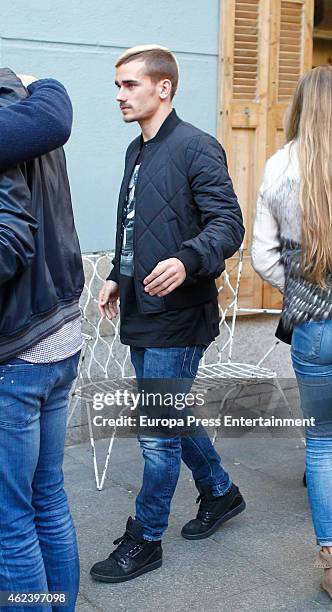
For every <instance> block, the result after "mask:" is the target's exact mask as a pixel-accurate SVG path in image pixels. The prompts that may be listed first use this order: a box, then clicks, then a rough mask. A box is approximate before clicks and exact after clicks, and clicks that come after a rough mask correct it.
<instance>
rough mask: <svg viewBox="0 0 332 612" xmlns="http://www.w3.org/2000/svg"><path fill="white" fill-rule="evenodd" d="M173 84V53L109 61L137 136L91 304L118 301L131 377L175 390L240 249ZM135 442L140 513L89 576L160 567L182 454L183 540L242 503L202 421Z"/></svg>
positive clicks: (229, 200) (238, 220) (223, 193)
mask: <svg viewBox="0 0 332 612" xmlns="http://www.w3.org/2000/svg"><path fill="white" fill-rule="evenodd" d="M177 84H178V65H177V61H176V58H175V57H174V55H173V54H172V53H171V52H170V51H169V50H168V49H165V48H164V47H158V46H155V45H149V46H143V47H136V48H133V49H129V50H128V51H126V52H125V53H124V54H123V55H122V56H120V58H119V59H118V61H117V63H116V85H117V87H118V89H119V93H118V96H117V101H118V102H119V104H120V109H121V112H122V115H123V119H124V121H125V122H127V123H129V122H133V121H137V122H138V123H139V125H140V127H141V131H142V133H141V135H140V136H139V137H138V138H136V139H135V140H134V141H133V142H132V143H131V145H130V146H129V148H128V150H127V154H126V163H125V171H124V178H123V181H122V185H121V190H120V196H119V207H118V217H117V235H116V248H115V257H114V260H113V266H114V267H113V269H112V271H111V273H110V275H109V277H108V280H107V281H106V283H105V284H104V286H103V288H102V290H101V292H100V296H99V309H100V313H101V315H102V316H106V317H108V318H109V319H112V318H114V317H115V316H116V315H117V312H118V308H117V300H118V298H119V297H120V310H121V314H120V335H121V340H122V342H123V343H124V344H128V345H130V351H131V360H132V363H133V365H134V368H135V371H136V376H137V379H138V381H139V384H142V385H143V387H145V386H146V384H147V383H148V382H149V381H150V382H151V380H152V381H153V380H154V379H164V382H165V381H166V382H168V383H169V384H171V383H172V381H174V379H177V383H178V385H177V390H178V391H182V392H183V391H184V390H186V391H188V390H189V389H190V384H191V383H192V382H193V380H194V378H195V375H196V372H197V369H198V365H199V361H200V359H201V357H202V355H203V351H204V349H205V348H206V347H207V346H208V345H209V344H210V342H211V341H212V340H213V339H214V338H215V337H216V335H217V334H218V331H219V330H218V302H217V289H216V285H215V279H216V278H217V277H218V276H219V275H220V274H221V272H222V271H223V270H224V267H225V259H227V258H228V257H231V256H232V255H233V254H234V252H235V251H236V250H237V249H238V248H239V247H240V245H241V243H242V240H243V235H244V228H243V224H242V215H241V211H240V207H239V204H238V201H237V198H236V195H235V193H234V190H233V186H232V182H231V179H230V177H229V174H228V171H227V164H226V156H225V152H224V150H223V148H222V147H221V145H220V144H219V142H218V141H217V140H216V139H215V138H213V137H212V136H210V135H208V134H206V133H204V132H202V131H201V130H199V129H197V128H196V127H194V126H192V125H190V124H189V123H186V122H184V121H182V120H181V119H180V118H179V117H178V116H177V114H176V112H175V110H174V109H173V108H172V99H173V96H174V94H175V92H176V89H177ZM142 381H144V383H142ZM181 381H182V383H181ZM188 383H189V384H188ZM158 384H160V383H158ZM173 387H174V385H173ZM197 434H199V435H197ZM139 442H140V445H141V448H142V450H143V456H144V459H145V468H144V476H143V484H142V488H141V490H140V492H139V494H138V497H137V499H136V516H135V519H132V518H131V517H129V519H128V521H127V525H126V531H125V533H124V535H123V536H122V537H121V538H120V539H119V540H117V541H116V542H115V543H116V544H118V547H117V548H116V549H115V550H114V551H113V552H112V553H111V554H110V556H109V558H108V559H106V560H105V561H101V562H97V563H96V564H95V565H94V566H93V567H92V569H91V575H92V577H93V578H94V579H96V580H100V581H104V582H122V581H125V580H130V579H132V578H135V577H136V576H138V575H140V574H143V573H144V572H147V571H151V570H153V569H156V568H158V567H160V566H161V563H162V548H161V538H162V535H163V533H164V531H165V529H166V528H167V524H168V516H169V511H170V504H171V500H172V497H173V494H174V491H175V487H176V484H177V480H178V476H179V470H180V464H181V458H182V459H183V461H184V462H185V463H186V464H187V466H188V467H189V468H190V469H191V470H192V473H193V477H194V480H195V484H196V487H197V489H198V491H199V495H200V506H199V511H198V514H197V518H196V519H193V520H192V521H190V522H189V523H187V524H186V525H185V526H184V527H183V529H182V532H181V533H182V535H183V537H184V538H187V539H200V538H206V537H208V536H210V535H211V534H212V533H214V531H215V530H216V529H217V528H218V527H219V525H221V523H223V522H225V521H226V520H228V519H230V518H231V517H232V516H235V514H238V513H239V512H241V511H242V510H244V508H245V502H244V500H243V498H242V496H241V494H240V492H239V489H238V487H237V486H236V485H234V484H233V483H232V481H231V479H230V477H229V475H228V474H227V473H226V472H225V470H224V469H223V468H222V466H221V463H220V457H219V455H218V454H217V452H216V451H215V449H214V448H213V446H212V444H211V441H210V439H209V437H208V435H207V433H206V432H205V430H203V428H200V429H199V430H198V431H197V430H196V431H195V435H194V434H192V435H191V436H190V435H189V436H182V437H181V436H180V435H172V432H170V431H168V432H166V433H165V432H164V435H163V437H162V436H161V435H160V434H159V436H158V435H149V434H146V433H144V434H142V433H141V434H140V436H139Z"/></svg>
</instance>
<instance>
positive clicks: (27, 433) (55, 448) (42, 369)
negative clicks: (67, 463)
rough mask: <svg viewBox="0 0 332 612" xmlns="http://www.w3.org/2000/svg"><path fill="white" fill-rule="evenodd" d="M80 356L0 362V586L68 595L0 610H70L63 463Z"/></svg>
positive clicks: (75, 579)
mask: <svg viewBox="0 0 332 612" xmlns="http://www.w3.org/2000/svg"><path fill="white" fill-rule="evenodd" d="M78 361H79V353H77V354H76V355H74V356H73V357H69V358H68V359H64V360H63V361H58V362H55V363H50V364H36V363H28V362H26V361H24V360H21V359H13V360H11V361H9V362H7V363H6V364H0V591H23V592H48V591H61V592H67V593H68V595H69V603H68V605H66V606H64V607H62V606H61V607H60V606H57V605H53V606H51V605H36V606H33V607H32V608H31V607H28V606H14V607H7V606H6V607H1V610H7V609H8V612H14V610H15V611H18V612H22V611H23V610H24V611H25V610H26V611H27V612H28V611H29V610H34V612H35V611H38V612H46V611H47V612H48V611H51V610H52V611H53V612H72V611H74V610H75V601H76V597H77V593H78V587H79V559H78V550H77V543H76V535H75V528H74V525H73V521H72V518H71V515H70V512H69V508H68V502H67V497H66V494H65V491H64V488H63V472H62V463H63V456H64V442H65V435H66V415H67V402H68V394H69V391H70V388H71V385H72V383H73V380H74V379H75V377H76V373H77V365H78Z"/></svg>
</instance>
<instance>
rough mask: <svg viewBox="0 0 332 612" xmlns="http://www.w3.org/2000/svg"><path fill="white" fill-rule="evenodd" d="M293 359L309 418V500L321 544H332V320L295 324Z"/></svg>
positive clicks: (303, 406) (307, 468)
mask: <svg viewBox="0 0 332 612" xmlns="http://www.w3.org/2000/svg"><path fill="white" fill-rule="evenodd" d="M292 361H293V367H294V370H295V374H296V378H297V382H298V385H299V390H300V397H301V407H302V410H303V415H304V417H305V418H311V417H314V419H315V425H313V426H308V427H306V439H307V449H306V476H307V486H308V496H309V503H310V507H311V513H312V518H313V523H314V528H315V533H316V538H317V543H318V544H320V545H321V546H332V320H328V321H311V322H307V323H302V324H300V325H297V326H296V327H295V328H294V332H293V338H292Z"/></svg>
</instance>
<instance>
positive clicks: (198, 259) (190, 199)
mask: <svg viewBox="0 0 332 612" xmlns="http://www.w3.org/2000/svg"><path fill="white" fill-rule="evenodd" d="M141 146H143V147H144V148H145V150H144V152H143V156H142V161H141V167H140V171H139V176H138V181H137V185H136V189H135V197H136V209H135V227H134V252H135V264H134V265H135V271H134V282H135V292H136V299H137V305H138V309H139V311H140V312H141V313H147V314H148V313H157V312H164V311H165V310H172V309H177V308H187V307H190V306H194V305H196V304H202V303H204V302H208V301H210V300H211V299H212V298H214V297H215V296H216V295H217V289H216V285H215V282H214V279H215V278H217V277H218V276H220V274H221V272H222V271H223V270H224V268H225V260H226V259H227V258H228V257H231V256H232V255H233V254H234V253H235V251H236V250H237V249H238V248H239V247H240V245H241V243H242V240H243V236H244V227H243V223H242V214H241V209H240V206H239V203H238V200H237V197H236V195H235V193H234V190H233V185H232V181H231V179H230V177H229V174H228V170H227V162H226V156H225V152H224V150H223V148H222V146H221V145H220V144H219V142H218V141H217V140H216V139H215V138H213V137H212V136H210V135H209V134H206V133H205V132H202V131H201V130H199V129H198V128H196V127H194V126H193V125H191V124H189V123H186V122H184V121H182V120H181V119H179V117H178V116H177V115H176V112H175V110H173V111H172V112H171V114H170V115H169V116H168V117H167V119H166V120H165V121H164V123H163V124H162V126H161V128H160V130H159V131H158V133H157V135H156V136H155V137H154V138H153V139H151V140H149V141H147V142H146V143H143V142H142V137H141V136H139V137H138V138H136V139H135V140H134V141H133V142H132V143H131V144H130V145H129V147H128V149H127V154H126V163H125V171H124V177H123V181H122V184H121V189H120V195H119V205H118V215H117V234H116V247H115V257H114V259H113V266H114V267H113V269H112V271H111V273H110V275H109V277H108V279H111V280H115V281H116V282H118V280H119V262H120V252H121V244H122V211H123V207H124V205H125V201H126V195H127V189H128V183H129V180H130V177H131V174H132V172H133V169H134V166H135V162H136V159H137V156H138V154H139V152H140V148H141ZM169 257H177V258H178V259H180V260H181V261H182V262H183V264H184V265H185V268H186V271H187V278H186V280H185V281H184V283H183V284H182V285H181V286H180V287H178V288H177V289H175V290H174V291H173V292H172V293H170V294H169V295H167V296H165V297H158V296H149V295H148V294H147V293H146V292H145V291H144V285H143V279H144V278H145V277H146V276H147V275H148V274H149V273H150V272H151V271H152V270H153V268H154V267H155V266H156V265H157V263H158V262H160V261H161V260H163V259H167V258H169Z"/></svg>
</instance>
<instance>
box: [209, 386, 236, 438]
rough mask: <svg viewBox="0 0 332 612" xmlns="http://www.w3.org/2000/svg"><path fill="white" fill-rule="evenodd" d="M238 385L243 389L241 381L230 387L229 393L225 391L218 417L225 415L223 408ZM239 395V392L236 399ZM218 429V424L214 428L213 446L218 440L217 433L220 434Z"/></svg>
mask: <svg viewBox="0 0 332 612" xmlns="http://www.w3.org/2000/svg"><path fill="white" fill-rule="evenodd" d="M237 387H239V390H240V389H241V384H240V383H234V385H232V386H231V387H230V389H229V390H228V391H227V393H225V395H224V397H223V399H222V402H221V405H220V409H219V413H218V419H221V418H222V416H223V408H224V405H225V404H226V400H227V399H228V397H229V396H230V394H231V393H232V392H233V391H234V389H236V388H237ZM237 397H238V394H236V395H235V398H234V399H236V398H237ZM218 431H219V427H218V426H216V427H215V428H214V432H213V436H212V446H214V445H215V442H216V439H217V435H218Z"/></svg>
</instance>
